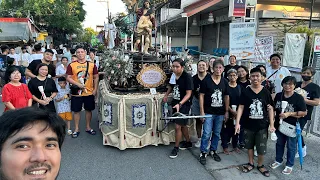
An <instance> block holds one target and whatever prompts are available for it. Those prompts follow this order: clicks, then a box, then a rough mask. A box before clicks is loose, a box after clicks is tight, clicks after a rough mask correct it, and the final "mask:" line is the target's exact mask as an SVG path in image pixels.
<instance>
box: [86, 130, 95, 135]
mask: <svg viewBox="0 0 320 180" xmlns="http://www.w3.org/2000/svg"><path fill="white" fill-rule="evenodd" d="M86 132H87V133H89V134H91V135H96V131H95V130H93V129H90V130H86Z"/></svg>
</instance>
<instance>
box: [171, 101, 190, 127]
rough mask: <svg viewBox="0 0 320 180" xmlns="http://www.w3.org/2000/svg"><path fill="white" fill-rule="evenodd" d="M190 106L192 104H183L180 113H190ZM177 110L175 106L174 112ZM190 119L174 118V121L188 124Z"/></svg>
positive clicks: (181, 124) (179, 123)
mask: <svg viewBox="0 0 320 180" xmlns="http://www.w3.org/2000/svg"><path fill="white" fill-rule="evenodd" d="M190 107H191V105H185V104H183V105H182V106H181V107H180V110H179V112H180V113H182V114H184V115H187V116H188V115H189V113H190ZM175 112H176V109H175V108H173V113H175ZM188 121H189V119H175V120H174V123H176V124H178V125H180V126H186V125H187V124H188Z"/></svg>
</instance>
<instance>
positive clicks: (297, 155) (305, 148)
mask: <svg viewBox="0 0 320 180" xmlns="http://www.w3.org/2000/svg"><path fill="white" fill-rule="evenodd" d="M302 155H303V157H306V155H307V146H304V147H303V148H302ZM295 157H296V158H299V157H300V156H299V152H298V151H297V153H296V156H295Z"/></svg>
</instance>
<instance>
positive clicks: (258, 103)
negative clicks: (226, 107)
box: [239, 86, 274, 132]
mask: <svg viewBox="0 0 320 180" xmlns="http://www.w3.org/2000/svg"><path fill="white" fill-rule="evenodd" d="M239 104H240V105H244V109H243V113H242V118H241V121H243V122H242V123H241V124H242V125H243V127H244V128H245V129H249V130H250V131H254V132H257V131H259V130H262V129H266V128H268V127H269V115H268V107H267V106H268V104H270V105H272V106H273V107H274V104H273V101H272V97H271V94H270V93H269V91H268V90H267V89H266V88H264V87H263V88H262V90H261V91H260V92H259V93H258V94H256V93H255V92H254V91H253V90H252V89H251V87H250V86H249V87H247V88H246V89H245V90H244V91H243V92H242V94H241V97H240V103H239Z"/></svg>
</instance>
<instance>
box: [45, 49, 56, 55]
mask: <svg viewBox="0 0 320 180" xmlns="http://www.w3.org/2000/svg"><path fill="white" fill-rule="evenodd" d="M44 52H45V53H47V52H48V53H51V54H52V55H54V52H53V51H52V50H51V49H46V50H45V51H44Z"/></svg>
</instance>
